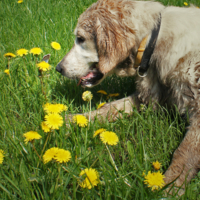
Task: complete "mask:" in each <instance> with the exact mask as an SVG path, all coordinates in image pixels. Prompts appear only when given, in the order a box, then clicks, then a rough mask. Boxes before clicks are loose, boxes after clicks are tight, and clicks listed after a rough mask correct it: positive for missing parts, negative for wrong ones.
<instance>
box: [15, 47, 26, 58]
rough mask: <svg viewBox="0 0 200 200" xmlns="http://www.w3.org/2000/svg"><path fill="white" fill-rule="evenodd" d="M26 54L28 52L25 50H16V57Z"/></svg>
mask: <svg viewBox="0 0 200 200" xmlns="http://www.w3.org/2000/svg"><path fill="white" fill-rule="evenodd" d="M27 54H28V50H27V49H19V50H17V55H18V56H21V57H22V56H25V55H27Z"/></svg>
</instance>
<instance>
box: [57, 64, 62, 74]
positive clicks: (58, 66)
mask: <svg viewBox="0 0 200 200" xmlns="http://www.w3.org/2000/svg"><path fill="white" fill-rule="evenodd" d="M56 71H58V72H59V73H61V72H62V68H61V66H60V65H59V64H58V65H57V66H56Z"/></svg>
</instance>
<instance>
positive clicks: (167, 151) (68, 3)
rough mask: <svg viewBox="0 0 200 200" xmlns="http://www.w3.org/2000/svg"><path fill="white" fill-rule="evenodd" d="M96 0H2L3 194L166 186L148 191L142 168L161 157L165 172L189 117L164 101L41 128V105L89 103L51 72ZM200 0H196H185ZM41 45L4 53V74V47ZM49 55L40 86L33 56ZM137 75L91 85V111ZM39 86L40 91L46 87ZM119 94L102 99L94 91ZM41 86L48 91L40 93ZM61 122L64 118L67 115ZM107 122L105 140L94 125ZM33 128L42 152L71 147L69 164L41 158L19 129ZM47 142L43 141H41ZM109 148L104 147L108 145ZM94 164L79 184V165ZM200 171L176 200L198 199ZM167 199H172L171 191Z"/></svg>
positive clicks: (125, 91) (133, 194) (107, 193)
mask: <svg viewBox="0 0 200 200" xmlns="http://www.w3.org/2000/svg"><path fill="white" fill-rule="evenodd" d="M93 2H94V1H93V0H59V1H53V0H40V1H37V0H35V1H33V0H29V1H28V0H24V1H23V2H22V3H17V0H1V1H0V21H1V25H0V88H1V89H0V102H1V106H0V136H1V140H0V149H2V150H3V151H4V152H5V157H4V160H3V163H2V164H0V168H1V170H0V199H37V200H38V199H45V200H48V199H51V200H52V199H56V200H59V199H60V200H64V199H67V200H68V199H95V200H97V199H106V200H109V199H129V200H130V199H140V200H141V199H142V200H143V199H161V198H163V197H164V194H163V190H162V189H161V190H158V191H157V190H155V191H152V190H151V188H148V187H147V185H145V184H144V176H143V172H144V171H145V172H148V171H151V170H152V169H153V168H152V162H154V161H156V160H158V161H159V162H160V163H162V167H161V169H160V171H161V172H162V173H164V171H165V170H166V169H167V167H168V166H169V164H170V160H171V158H172V154H173V152H174V150H175V149H176V148H177V147H178V145H179V143H180V142H181V140H182V139H183V137H184V134H185V132H186V126H187V125H188V120H187V117H185V118H182V117H181V116H179V114H178V112H176V111H174V112H170V113H169V112H168V111H167V110H165V109H164V108H162V107H161V108H160V109H159V110H157V111H154V110H153V109H152V107H151V105H150V106H149V107H146V108H144V110H143V111H141V112H138V111H137V110H136V109H135V110H134V112H133V115H131V116H130V117H128V116H126V115H125V114H123V115H124V116H123V118H122V119H119V120H117V121H115V122H112V123H109V122H105V123H101V122H99V121H98V120H95V121H94V122H92V121H91V122H89V124H88V125H87V126H86V127H85V128H83V127H78V126H77V125H76V124H73V123H69V124H68V125H67V126H66V125H65V123H64V124H63V126H62V127H60V128H59V129H58V130H54V131H52V132H51V133H50V134H49V138H48V140H47V137H48V133H45V132H44V131H43V130H42V128H41V122H42V121H43V120H44V116H45V112H44V110H43V105H44V104H45V103H47V102H49V103H62V104H64V105H66V106H68V110H67V111H65V113H63V114H62V116H63V118H64V116H65V115H66V116H67V114H69V113H82V112H88V111H89V110H90V106H89V104H88V103H87V102H84V101H83V99H82V97H81V96H82V93H83V92H84V91H85V90H84V89H83V88H80V87H78V86H77V82H76V81H74V80H69V79H67V78H65V77H62V76H61V75H60V74H59V73H56V71H55V66H56V64H57V63H58V62H59V61H60V60H61V59H62V58H63V56H64V55H65V54H66V53H67V52H68V51H69V49H70V48H71V47H72V46H73V42H74V35H73V30H74V28H75V26H76V23H77V19H78V17H79V15H80V14H81V13H82V12H83V11H84V10H85V9H86V8H87V7H89V6H90V5H91V4H92V3H93ZM160 2H162V3H163V4H164V5H175V6H184V1H183V0H176V1H175V0H169V1H168V0H161V1H160ZM187 3H188V4H189V5H190V4H194V5H197V6H200V3H199V1H198V0H193V1H190V2H187ZM53 41H56V42H58V43H60V44H61V50H59V51H56V50H54V49H52V48H51V45H50V44H51V42H53ZM33 47H40V48H41V49H42V50H43V53H42V54H41V55H39V56H38V57H37V58H36V57H35V56H33V55H32V54H28V55H26V56H23V57H19V56H17V57H15V58H11V59H10V60H9V70H10V71H9V72H10V75H7V74H6V73H4V70H5V69H7V67H8V59H7V58H5V57H4V54H5V53H7V52H12V53H15V54H16V51H17V50H18V49H20V48H26V49H28V50H30V49H31V48H33ZM45 54H51V57H50V60H49V64H50V65H51V66H52V68H51V70H49V71H48V72H45V73H44V77H43V88H42V85H41V79H40V74H39V72H38V68H37V67H36V63H37V62H38V61H41V60H42V57H43V55H45ZM134 87H135V83H134V78H132V77H131V78H124V79H121V78H116V77H115V76H112V77H108V78H107V79H106V80H105V81H104V82H102V83H101V84H100V85H99V86H96V87H95V88H92V89H91V92H92V94H93V99H92V101H91V106H92V110H94V109H96V107H97V105H99V104H100V103H102V102H109V101H112V100H115V99H119V98H122V97H124V96H128V95H130V94H131V93H133V88H134ZM43 90H44V91H43ZM98 90H105V91H106V92H107V93H108V94H112V93H119V96H118V97H111V98H109V99H108V98H107V97H106V95H101V94H99V93H97V91H98ZM42 91H43V92H45V95H44V94H43V92H42ZM66 121H68V120H67V117H66ZM100 128H104V129H106V130H108V131H112V132H115V133H116V134H117V136H118V138H119V142H118V144H117V145H115V146H109V145H108V146H106V145H105V144H103V143H102V141H101V140H100V139H99V136H97V137H95V138H94V137H93V134H94V132H95V131H96V130H98V129H100ZM28 131H37V132H38V133H39V134H40V135H41V136H42V138H41V139H39V140H35V141H34V147H35V149H36V150H37V152H38V154H39V155H41V158H42V156H43V154H44V152H42V150H43V148H44V146H45V149H44V151H46V150H47V149H49V148H51V147H59V148H63V149H66V150H69V151H70V152H71V156H72V158H71V160H70V161H69V162H67V163H61V164H60V163H58V162H55V161H50V162H48V163H46V164H44V162H43V161H42V160H40V159H39V157H38V155H37V154H36V152H35V151H34V149H33V142H29V143H28V144H25V142H24V139H25V138H24V136H23V134H24V133H26V132H28ZM46 141H47V143H46V145H45V142H46ZM108 150H109V151H108ZM109 152H110V154H109ZM85 168H93V169H96V170H97V171H98V173H99V180H100V182H99V183H98V184H97V186H95V187H93V188H91V189H87V188H82V187H81V186H80V182H81V178H80V176H79V174H80V172H81V170H83V169H85ZM199 189H200V177H199V176H197V177H196V178H195V179H193V180H192V182H191V183H190V184H189V185H187V186H186V193H185V195H184V196H182V197H180V199H190V200H192V199H194V200H196V199H200V195H199ZM165 199H177V196H176V195H174V196H170V195H168V197H167V198H165Z"/></svg>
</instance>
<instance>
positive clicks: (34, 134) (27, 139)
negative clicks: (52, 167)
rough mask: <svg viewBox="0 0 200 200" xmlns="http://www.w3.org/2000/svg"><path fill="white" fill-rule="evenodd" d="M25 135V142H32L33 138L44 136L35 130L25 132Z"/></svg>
mask: <svg viewBox="0 0 200 200" xmlns="http://www.w3.org/2000/svg"><path fill="white" fill-rule="evenodd" d="M23 136H24V137H25V140H24V142H25V143H26V144H27V143H28V142H31V141H32V140H39V139H40V138H42V136H41V135H40V134H39V133H37V132H35V131H29V132H27V133H24V134H23Z"/></svg>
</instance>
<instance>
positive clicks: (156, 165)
mask: <svg viewBox="0 0 200 200" xmlns="http://www.w3.org/2000/svg"><path fill="white" fill-rule="evenodd" d="M152 164H153V167H154V169H155V170H159V169H160V167H161V166H162V165H161V163H159V162H158V161H156V162H153V163H152Z"/></svg>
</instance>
